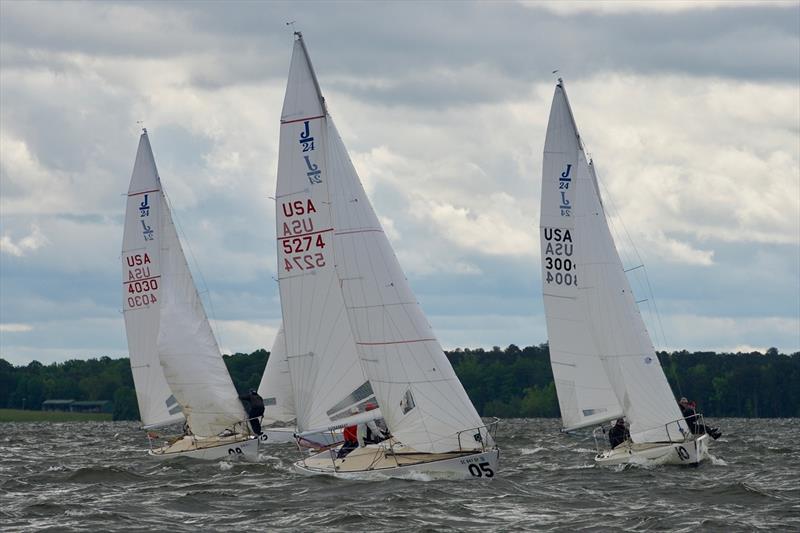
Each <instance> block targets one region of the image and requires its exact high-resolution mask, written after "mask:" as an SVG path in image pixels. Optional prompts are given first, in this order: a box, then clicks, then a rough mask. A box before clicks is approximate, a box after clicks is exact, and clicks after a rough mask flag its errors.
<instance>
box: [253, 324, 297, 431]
mask: <svg viewBox="0 0 800 533" xmlns="http://www.w3.org/2000/svg"><path fill="white" fill-rule="evenodd" d="M258 394H259V395H260V396H261V397H262V398H264V418H263V420H262V424H264V425H268V424H274V423H275V422H289V421H290V420H294V419H295V412H294V395H293V392H292V378H291V376H290V374H289V360H288V359H287V358H286V337H285V336H284V333H283V325H281V329H280V330H279V331H278V335H277V336H276V337H275V341H274V342H273V343H272V350H271V351H270V353H269V359H267V365H266V367H265V368H264V375H263V376H261V383H259V385H258Z"/></svg>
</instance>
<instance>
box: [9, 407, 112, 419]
mask: <svg viewBox="0 0 800 533" xmlns="http://www.w3.org/2000/svg"><path fill="white" fill-rule="evenodd" d="M92 420H111V413H70V412H66V411H33V410H28V409H24V410H23V409H0V422H88V421H92Z"/></svg>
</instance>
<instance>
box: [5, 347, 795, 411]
mask: <svg viewBox="0 0 800 533" xmlns="http://www.w3.org/2000/svg"><path fill="white" fill-rule="evenodd" d="M446 353H447V356H448V358H449V359H450V362H451V363H452V365H453V368H454V370H455V372H456V375H458V377H459V379H460V380H461V383H463V384H464V388H465V389H466V390H467V393H468V394H469V397H470V398H471V399H472V402H473V403H474V404H475V407H476V408H477V410H478V412H479V413H480V414H481V415H482V416H498V417H501V418H515V417H523V418H535V417H558V416H559V410H558V400H557V398H556V392H555V384H554V383H553V374H552V371H551V369H550V356H549V352H548V347H547V344H540V345H539V346H528V347H526V348H519V347H517V346H515V345H513V344H512V345H510V346H508V347H507V348H506V349H501V348H500V347H498V346H495V347H494V348H493V349H492V350H484V349H482V348H478V349H476V350H472V349H460V348H458V349H456V350H453V351H450V352H446ZM268 357H269V352H267V351H266V350H263V349H261V350H256V351H255V352H253V353H250V354H243V353H237V354H234V355H225V356H224V360H225V363H226V365H227V367H228V370H229V372H230V374H231V378H232V379H233V382H234V384H235V385H236V388H237V389H238V390H239V392H244V391H246V390H248V389H251V388H252V389H255V388H257V387H258V384H259V382H260V380H261V375H262V373H263V372H264V366H265V365H266V362H267V358H268ZM658 357H659V360H660V361H661V366H662V367H663V368H664V372H665V373H666V375H667V379H668V380H669V382H670V385H671V386H672V390H673V392H674V393H675V395H676V396H686V397H687V398H689V399H690V400H694V401H696V402H697V405H698V408H699V410H700V411H702V412H703V413H704V414H705V415H706V416H710V417H737V416H738V417H762V418H784V417H800V387H798V386H797V384H798V383H800V352H797V353H793V354H791V355H785V354H780V353H778V350H777V349H775V348H770V349H769V350H767V352H766V353H760V352H752V353H736V354H731V353H721V354H718V353H715V352H694V353H689V352H687V351H685V350H684V351H679V352H672V353H666V352H659V353H658ZM56 399H73V400H79V401H80V400H108V401H111V402H113V405H114V409H113V418H114V420H138V418H139V409H138V406H137V403H136V394H135V392H134V388H133V377H132V375H131V368H130V364H129V361H128V359H127V358H123V359H111V358H110V357H101V358H99V359H88V360H81V359H74V360H70V361H66V362H63V363H52V364H50V365H43V364H41V363H39V362H38V361H33V362H31V363H29V364H28V365H24V366H13V365H12V364H11V363H9V362H8V361H6V360H4V359H0V408H15V409H40V408H41V405H42V402H44V401H45V400H56Z"/></svg>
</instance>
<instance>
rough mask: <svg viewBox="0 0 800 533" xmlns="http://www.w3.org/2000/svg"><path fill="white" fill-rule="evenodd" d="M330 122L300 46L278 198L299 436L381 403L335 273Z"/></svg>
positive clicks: (288, 101)
mask: <svg viewBox="0 0 800 533" xmlns="http://www.w3.org/2000/svg"><path fill="white" fill-rule="evenodd" d="M329 121H330V117H329V116H328V115H327V113H326V110H325V104H324V101H323V100H322V97H321V96H320V94H319V92H318V90H317V82H316V78H315V76H314V73H313V70H312V69H311V64H310V62H309V61H308V57H307V56H306V53H305V50H304V47H303V42H302V41H301V40H297V41H296V42H295V45H294V52H293V54H292V62H291V66H290V69H289V80H288V83H287V86H286V97H285V99H284V103H283V111H282V113H281V134H280V152H279V159H278V180H277V186H276V194H275V198H276V218H277V220H276V228H277V244H278V280H279V286H280V294H281V308H282V312H283V327H284V338H285V349H286V358H287V360H288V365H289V370H290V372H289V374H290V376H291V381H292V389H293V391H294V407H295V413H296V415H297V430H298V432H303V431H306V430H311V429H314V428H325V427H329V426H331V425H332V424H333V423H335V421H336V420H338V419H341V418H344V417H347V416H350V415H351V414H352V411H353V410H359V411H363V410H364V409H365V408H366V403H367V402H375V396H374V394H373V392H372V387H371V386H370V384H369V382H368V381H367V378H366V376H365V375H364V372H363V371H362V369H361V362H360V361H359V358H358V352H357V350H356V345H355V340H354V339H353V333H352V331H351V329H350V325H349V323H348V319H347V312H346V311H345V307H344V300H343V297H342V291H341V281H340V280H339V278H338V276H337V274H336V269H335V267H334V255H333V252H332V248H333V233H334V227H333V220H332V214H331V206H330V191H329V186H330V180H329V176H328V164H327V159H328V157H329V146H328V145H329V138H328V137H329V129H328V122H329Z"/></svg>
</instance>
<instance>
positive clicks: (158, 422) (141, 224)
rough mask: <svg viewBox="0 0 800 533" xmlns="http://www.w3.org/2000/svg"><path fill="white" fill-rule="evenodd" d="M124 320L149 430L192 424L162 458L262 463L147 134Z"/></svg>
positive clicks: (129, 239) (126, 249)
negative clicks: (181, 240) (218, 343)
mask: <svg viewBox="0 0 800 533" xmlns="http://www.w3.org/2000/svg"><path fill="white" fill-rule="evenodd" d="M122 294H123V298H122V299H123V315H124V317H125V329H126V332H127V337H128V349H129V352H130V360H131V368H132V370H133V378H134V385H135V387H136V396H137V398H138V402H139V410H140V414H141V418H142V422H143V425H144V427H145V428H154V427H159V426H162V425H166V424H170V423H174V422H180V421H182V420H185V430H186V431H185V434H184V435H183V436H181V437H177V438H175V439H173V440H172V441H169V442H168V443H167V444H165V445H164V446H162V447H158V448H152V447H151V449H150V451H149V454H150V455H151V456H153V457H157V458H171V457H191V458H196V459H219V458H222V457H230V456H237V457H238V456H240V457H242V458H244V459H248V460H255V459H256V458H257V455H258V440H257V439H255V438H254V437H253V436H252V435H251V434H250V431H249V428H248V427H247V425H246V422H245V420H246V418H247V416H246V415H245V412H244V409H243V407H242V404H241V403H240V402H239V398H238V395H237V394H236V389H235V388H234V386H233V382H232V381H231V377H230V375H229V374H228V370H227V368H226V367H225V362H224V361H223V360H222V356H221V354H220V351H219V346H218V345H217V341H216V339H215V338H214V334H213V332H212V331H211V326H210V324H209V322H208V318H207V317H206V314H205V311H204V309H203V305H202V303H201V301H200V297H199V296H198V294H197V289H196V287H195V284H194V281H193V279H192V275H191V273H190V271H189V267H188V265H187V263H186V257H185V256H184V253H183V249H182V248H181V244H180V241H179V239H178V233H177V231H176V229H175V225H174V223H173V221H172V216H171V214H170V209H169V204H168V203H167V201H166V197H165V196H164V192H163V189H162V186H161V180H160V178H159V175H158V170H157V169H156V164H155V160H154V158H153V151H152V149H151V147H150V140H149V138H148V135H147V131H146V130H143V133H142V135H141V137H140V139H139V147H138V150H137V153H136V162H135V163H134V166H133V175H132V176H131V182H130V187H129V190H128V201H127V208H126V212H125V229H124V236H123V244H122Z"/></svg>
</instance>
